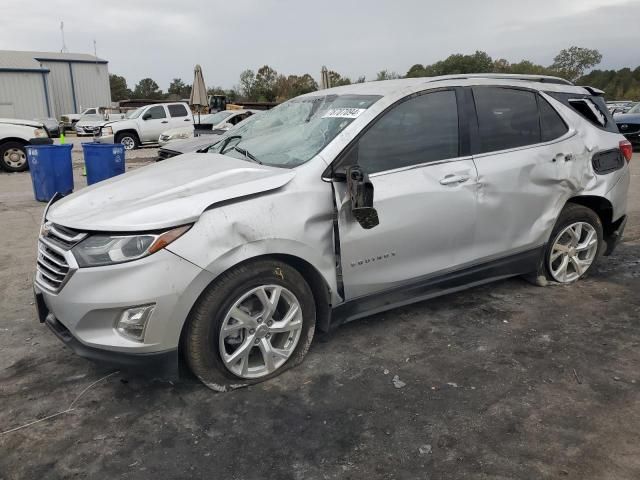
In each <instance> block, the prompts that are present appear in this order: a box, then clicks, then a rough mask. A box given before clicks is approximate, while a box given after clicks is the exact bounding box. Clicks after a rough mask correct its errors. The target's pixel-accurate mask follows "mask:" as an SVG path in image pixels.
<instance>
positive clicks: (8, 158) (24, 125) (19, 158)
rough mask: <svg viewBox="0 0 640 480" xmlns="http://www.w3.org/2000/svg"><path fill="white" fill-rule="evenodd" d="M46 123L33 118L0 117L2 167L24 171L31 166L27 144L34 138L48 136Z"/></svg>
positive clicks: (0, 163)
mask: <svg viewBox="0 0 640 480" xmlns="http://www.w3.org/2000/svg"><path fill="white" fill-rule="evenodd" d="M48 137H49V134H48V133H47V131H46V129H45V128H44V125H43V124H42V123H41V122H35V121H31V120H19V119H17V118H0V168H2V169H3V170H6V171H7V172H22V171H24V170H26V169H27V168H29V164H28V163H27V152H26V148H25V147H26V146H27V145H29V144H30V143H31V141H32V139H34V138H38V139H43V138H48Z"/></svg>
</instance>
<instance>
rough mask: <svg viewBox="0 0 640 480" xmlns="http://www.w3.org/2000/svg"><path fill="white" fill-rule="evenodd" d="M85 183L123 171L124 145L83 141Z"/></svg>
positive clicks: (90, 183) (89, 183)
mask: <svg viewBox="0 0 640 480" xmlns="http://www.w3.org/2000/svg"><path fill="white" fill-rule="evenodd" d="M82 150H83V153H84V164H85V166H86V168H87V185H92V184H94V183H97V182H101V181H102V180H106V179H107V178H111V177H115V176H116V175H120V174H121V173H124V145H122V144H120V143H83V144H82Z"/></svg>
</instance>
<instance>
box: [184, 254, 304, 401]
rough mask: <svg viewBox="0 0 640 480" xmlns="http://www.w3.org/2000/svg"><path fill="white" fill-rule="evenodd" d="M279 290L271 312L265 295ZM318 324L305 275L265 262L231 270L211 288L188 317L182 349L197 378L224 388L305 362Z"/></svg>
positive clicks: (259, 380) (278, 372)
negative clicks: (261, 299) (268, 359)
mask: <svg viewBox="0 0 640 480" xmlns="http://www.w3.org/2000/svg"><path fill="white" fill-rule="evenodd" d="M260 289H262V291H260ZM278 289H280V290H279V291H280V294H279V297H278V298H279V300H278V301H276V302H275V304H276V308H275V311H273V312H272V313H271V315H270V314H269V313H265V312H267V310H268V309H269V308H268V307H266V306H265V302H261V301H260V298H263V300H264V299H268V300H273V299H274V298H275V297H274V292H276V291H277V290H278ZM255 290H257V291H255ZM254 291H255V292H254ZM252 292H253V293H252ZM264 294H266V297H265V296H264ZM261 295H262V297H260V296H261ZM243 299H244V300H243ZM295 302H297V310H296V308H294V306H295ZM268 305H273V304H272V303H269V304H268ZM232 308H233V310H232ZM232 311H233V312H234V313H233V314H232ZM287 314H290V315H289V317H287ZM236 317H239V319H237V318H236ZM263 317H264V318H263ZM287 318H290V321H289V322H288V323H287V321H286V320H287ZM315 324H316V305H315V302H314V297H313V293H312V292H311V288H310V287H309V285H308V284H307V282H306V281H305V279H304V278H303V276H302V275H301V274H300V273H299V272H298V271H297V270H296V269H294V268H293V267H291V266H289V265H288V264H286V263H284V262H280V261H276V260H259V261H255V262H251V263H248V264H246V265H241V266H238V267H236V268H233V269H231V270H230V271H228V272H226V273H224V274H223V275H222V276H221V277H220V278H219V279H217V280H216V281H215V282H214V283H213V284H212V285H210V286H209V287H208V288H207V290H205V292H204V293H203V294H202V295H201V297H200V298H199V299H198V301H197V303H196V305H195V306H194V308H193V310H192V311H191V313H190V315H189V318H188V320H187V325H186V326H185V332H184V335H183V339H182V340H183V344H182V348H183V351H184V354H185V357H186V360H187V364H188V365H189V367H190V369H191V371H192V372H193V373H194V374H195V376H196V377H198V378H199V379H200V380H201V381H202V382H203V383H204V384H205V385H207V386H208V387H209V388H211V389H212V390H216V391H220V392H224V391H228V390H232V389H235V388H239V387H244V386H247V385H252V384H255V383H259V382H262V381H265V380H268V379H270V378H273V377H275V376H277V375H279V374H281V373H282V372H284V371H285V370H287V369H289V368H291V367H294V366H296V365H298V364H300V363H301V362H302V360H303V359H304V357H305V355H306V353H307V351H308V350H309V346H310V345H311V341H312V339H313V334H314V331H315ZM241 325H242V326H241ZM223 327H224V328H225V333H223V332H222V329H223ZM276 330H280V331H279V332H276ZM267 344H268V345H270V346H271V348H268V346H267ZM273 348H275V350H271V349H273ZM271 351H273V354H269V355H268V353H269V352H271ZM285 354H286V355H288V356H287V357H286V358H285V357H284V355H285ZM267 357H269V358H271V363H270V364H269V365H267ZM234 358H236V359H237V360H234ZM269 367H271V369H269Z"/></svg>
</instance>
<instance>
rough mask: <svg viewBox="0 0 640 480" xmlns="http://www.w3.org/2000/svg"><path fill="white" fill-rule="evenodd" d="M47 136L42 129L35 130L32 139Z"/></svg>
mask: <svg viewBox="0 0 640 480" xmlns="http://www.w3.org/2000/svg"><path fill="white" fill-rule="evenodd" d="M48 136H49V135H48V134H47V131H46V130H45V129H44V128H36V129H35V130H34V131H33V137H34V138H46V137H48Z"/></svg>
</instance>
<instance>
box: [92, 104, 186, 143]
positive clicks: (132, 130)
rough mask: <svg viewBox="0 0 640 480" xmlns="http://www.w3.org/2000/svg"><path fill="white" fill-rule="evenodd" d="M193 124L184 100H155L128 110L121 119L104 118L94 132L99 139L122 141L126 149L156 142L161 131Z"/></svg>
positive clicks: (105, 141) (110, 141)
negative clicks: (163, 101) (106, 120)
mask: <svg viewBox="0 0 640 480" xmlns="http://www.w3.org/2000/svg"><path fill="white" fill-rule="evenodd" d="M185 125H193V114H192V113H191V110H189V107H188V106H187V104H186V103H178V102H176V103H156V104H154V105H146V106H144V107H140V108H138V109H137V110H134V111H132V112H129V113H127V115H126V116H125V118H124V119H123V120H118V121H117V122H104V123H103V124H102V125H100V128H99V129H98V131H97V132H96V134H95V136H94V140H95V141H96V142H99V143H122V144H123V145H124V148H125V150H133V149H134V148H137V147H139V146H140V145H152V144H157V143H158V137H159V136H160V134H161V133H162V132H164V131H165V130H168V129H170V128H176V127H179V126H185Z"/></svg>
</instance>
